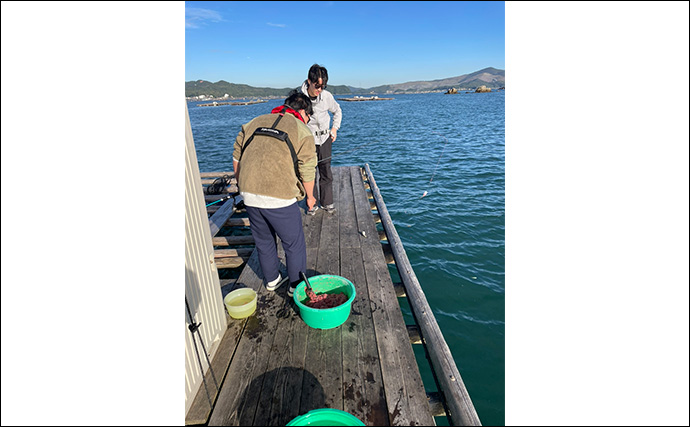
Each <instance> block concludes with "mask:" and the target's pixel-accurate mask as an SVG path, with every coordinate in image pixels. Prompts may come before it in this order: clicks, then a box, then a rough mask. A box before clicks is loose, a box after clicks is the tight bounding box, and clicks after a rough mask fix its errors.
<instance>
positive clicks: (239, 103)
mask: <svg viewBox="0 0 690 427" xmlns="http://www.w3.org/2000/svg"><path fill="white" fill-rule="evenodd" d="M263 102H268V101H264V100H259V101H240V102H216V101H214V102H210V103H208V104H199V105H197V107H219V106H221V105H252V104H261V103H263Z"/></svg>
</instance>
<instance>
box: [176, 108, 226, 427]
mask: <svg viewBox="0 0 690 427" xmlns="http://www.w3.org/2000/svg"><path fill="white" fill-rule="evenodd" d="M185 142H186V144H185V263H184V264H185V300H186V301H185V302H186V303H187V304H186V305H185V323H184V333H185V414H186V413H187V412H188V411H189V408H190V406H191V405H192V402H193V401H194V397H195V396H196V393H197V391H199V390H200V388H201V387H204V384H203V375H204V374H205V373H206V372H207V371H208V369H209V365H208V361H209V360H213V356H214V354H215V352H216V350H217V349H218V345H219V344H220V341H221V339H222V338H223V334H224V333H225V330H226V328H227V314H226V312H225V304H224V303H223V296H222V293H221V291H220V282H219V280H218V269H217V267H216V264H215V262H214V258H213V245H212V243H211V242H212V241H211V229H210V227H209V223H208V215H207V213H206V204H205V201H204V194H203V188H202V185H201V177H200V175H199V163H198V162H197V158H196V149H195V147H194V138H193V136H192V127H191V124H190V122H189V112H188V110H187V103H186V102H185ZM187 306H188V307H189V312H191V317H192V318H191V319H190V315H189V313H188V310H187ZM192 323H194V324H197V325H198V324H201V326H200V327H199V328H198V332H196V333H192V332H191V331H190V329H189V326H190V324H192ZM204 348H205V349H206V354H204ZM217 377H218V375H217V374H216V378H217ZM206 386H207V387H208V390H209V392H211V391H212V389H214V390H215V386H216V385H215V383H214V382H213V381H210V383H209V382H208V381H207V384H206Z"/></svg>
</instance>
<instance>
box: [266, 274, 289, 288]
mask: <svg viewBox="0 0 690 427" xmlns="http://www.w3.org/2000/svg"><path fill="white" fill-rule="evenodd" d="M287 279H288V278H287V277H286V278H282V277H281V275H280V273H278V278H277V279H275V280H271V281H270V282H268V283H266V290H267V291H270V292H273V291H275V290H276V289H278V288H279V287H281V286H282V285H283V283H285V282H286V281H287Z"/></svg>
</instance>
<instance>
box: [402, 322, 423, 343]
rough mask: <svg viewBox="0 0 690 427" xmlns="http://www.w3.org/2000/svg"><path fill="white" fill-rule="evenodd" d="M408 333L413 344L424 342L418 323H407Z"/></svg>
mask: <svg viewBox="0 0 690 427" xmlns="http://www.w3.org/2000/svg"><path fill="white" fill-rule="evenodd" d="M406 326H407V334H408V335H409V336H410V343H411V344H422V343H423V341H422V336H421V335H420V334H419V328H418V327H417V325H406Z"/></svg>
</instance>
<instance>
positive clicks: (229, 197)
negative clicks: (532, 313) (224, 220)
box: [206, 193, 240, 207]
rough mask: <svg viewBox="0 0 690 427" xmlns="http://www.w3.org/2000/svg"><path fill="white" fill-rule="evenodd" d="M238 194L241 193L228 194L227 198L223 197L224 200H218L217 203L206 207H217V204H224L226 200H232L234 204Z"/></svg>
mask: <svg viewBox="0 0 690 427" xmlns="http://www.w3.org/2000/svg"><path fill="white" fill-rule="evenodd" d="M238 194H240V193H232V194H228V195H227V196H225V197H222V198H220V199H218V200H216V201H215V202H211V203H209V204H208V205H206V207H209V206H211V205H215V204H216V203H220V202H224V201H226V200H228V199H232V200H233V202H234V201H235V197H236V196H237V195H238Z"/></svg>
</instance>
